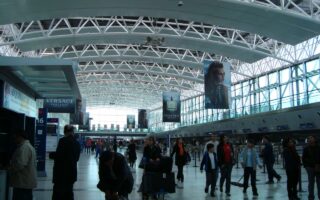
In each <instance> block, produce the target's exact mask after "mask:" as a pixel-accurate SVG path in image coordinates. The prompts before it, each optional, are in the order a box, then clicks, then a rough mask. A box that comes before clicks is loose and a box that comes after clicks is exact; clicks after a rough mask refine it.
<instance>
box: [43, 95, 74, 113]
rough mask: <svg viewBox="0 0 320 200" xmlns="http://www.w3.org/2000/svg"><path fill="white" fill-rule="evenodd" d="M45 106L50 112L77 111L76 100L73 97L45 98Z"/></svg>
mask: <svg viewBox="0 0 320 200" xmlns="http://www.w3.org/2000/svg"><path fill="white" fill-rule="evenodd" d="M43 107H44V108H47V109H48V112H50V113H75V110H76V102H75V99H73V98H56V99H45V100H44V103H43Z"/></svg>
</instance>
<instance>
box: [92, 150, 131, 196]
mask: <svg viewBox="0 0 320 200" xmlns="http://www.w3.org/2000/svg"><path fill="white" fill-rule="evenodd" d="M101 158H103V156H101V157H100V162H99V179H100V181H99V183H98V188H99V189H100V190H102V191H104V192H105V191H108V190H109V191H112V192H118V193H119V194H123V195H127V194H129V193H131V191H132V188H133V176H132V173H131V171H130V168H129V166H128V163H127V161H126V159H125V157H124V156H123V155H122V154H120V153H114V161H113V165H112V170H111V169H110V168H109V167H108V166H106V165H104V162H103V160H101Z"/></svg>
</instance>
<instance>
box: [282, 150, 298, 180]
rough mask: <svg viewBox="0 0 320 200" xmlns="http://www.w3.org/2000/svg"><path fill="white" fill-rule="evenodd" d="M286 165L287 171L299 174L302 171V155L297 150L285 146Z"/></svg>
mask: <svg viewBox="0 0 320 200" xmlns="http://www.w3.org/2000/svg"><path fill="white" fill-rule="evenodd" d="M283 158H284V166H285V169H286V172H287V173H290V174H297V173H299V172H300V165H301V161H300V157H299V155H298V153H297V151H296V150H295V149H294V150H290V149H288V148H285V149H284V150H283Z"/></svg>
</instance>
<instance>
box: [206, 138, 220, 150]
mask: <svg viewBox="0 0 320 200" xmlns="http://www.w3.org/2000/svg"><path fill="white" fill-rule="evenodd" d="M208 144H213V145H214V147H213V149H214V152H215V153H217V149H218V145H219V141H214V142H212V140H210V141H209V142H207V143H206V145H205V146H204V150H203V152H206V151H207V145H208Z"/></svg>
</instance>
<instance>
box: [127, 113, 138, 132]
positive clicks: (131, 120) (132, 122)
mask: <svg viewBox="0 0 320 200" xmlns="http://www.w3.org/2000/svg"><path fill="white" fill-rule="evenodd" d="M135 124H136V120H135V116H134V115H127V128H128V129H132V128H135Z"/></svg>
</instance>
